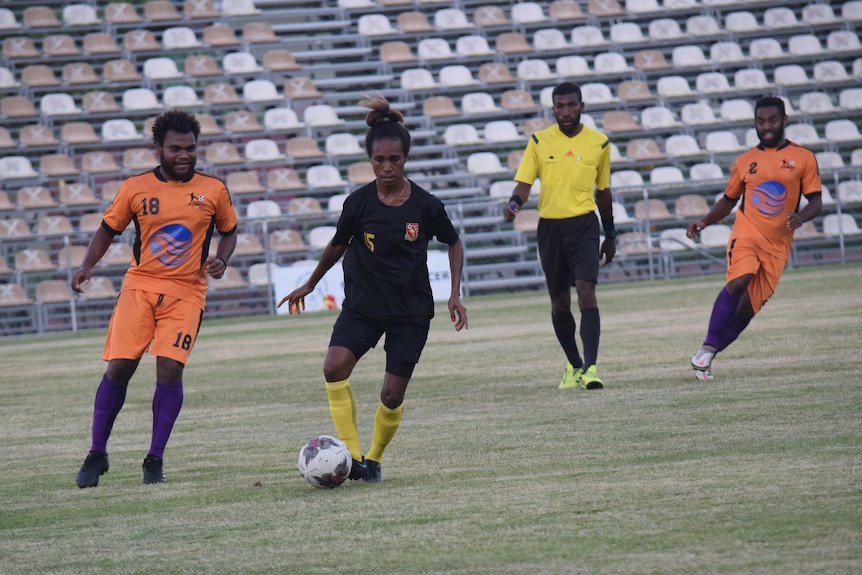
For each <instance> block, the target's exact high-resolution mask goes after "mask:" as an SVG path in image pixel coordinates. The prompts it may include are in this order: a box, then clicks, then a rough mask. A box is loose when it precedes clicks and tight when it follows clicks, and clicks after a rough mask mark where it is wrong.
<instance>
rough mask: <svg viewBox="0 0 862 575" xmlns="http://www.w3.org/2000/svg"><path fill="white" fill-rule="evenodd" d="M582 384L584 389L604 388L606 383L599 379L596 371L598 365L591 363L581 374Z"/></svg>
mask: <svg viewBox="0 0 862 575" xmlns="http://www.w3.org/2000/svg"><path fill="white" fill-rule="evenodd" d="M581 385H582V386H583V387H584V389H602V388H603V387H604V386H605V384H604V382H602V380H601V379H599V374H598V372H597V371H596V366H594V365H591V366H590V367H588V368H587V371H585V372H584V375H583V376H581Z"/></svg>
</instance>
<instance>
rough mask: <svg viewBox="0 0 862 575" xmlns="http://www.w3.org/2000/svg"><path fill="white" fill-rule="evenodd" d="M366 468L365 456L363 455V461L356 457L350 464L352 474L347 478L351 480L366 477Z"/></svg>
mask: <svg viewBox="0 0 862 575" xmlns="http://www.w3.org/2000/svg"><path fill="white" fill-rule="evenodd" d="M365 470H366V467H365V458H364V457H363V458H362V461H358V460H356V459H354V460H353V463H351V464H350V475H348V476H347V478H348V479H350V480H351V481H358V480H359V479H365Z"/></svg>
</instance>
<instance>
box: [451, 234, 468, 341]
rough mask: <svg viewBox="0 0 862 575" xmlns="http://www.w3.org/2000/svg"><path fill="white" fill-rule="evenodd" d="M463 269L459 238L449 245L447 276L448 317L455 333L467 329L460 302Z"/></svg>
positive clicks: (463, 310) (462, 254)
mask: <svg viewBox="0 0 862 575" xmlns="http://www.w3.org/2000/svg"><path fill="white" fill-rule="evenodd" d="M463 269H464V244H463V243H462V242H461V239H460V238H459V239H458V241H456V242H455V243H454V244H449V276H450V277H451V278H452V291H451V293H450V295H449V317H450V318H451V319H452V321H453V322H454V323H455V331H461V330H462V329H466V328H467V327H469V326H468V325H467V308H466V307H465V306H464V303H463V302H462V301H461V273H462V271H463Z"/></svg>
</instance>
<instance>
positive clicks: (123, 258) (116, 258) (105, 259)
mask: <svg viewBox="0 0 862 575" xmlns="http://www.w3.org/2000/svg"><path fill="white" fill-rule="evenodd" d="M131 261H132V246H130V245H129V244H126V243H121V242H114V243H112V244H111V245H110V246H108V250H107V251H106V252H105V255H104V256H102V260H101V261H100V265H101V266H127V265H129V264H130V263H131Z"/></svg>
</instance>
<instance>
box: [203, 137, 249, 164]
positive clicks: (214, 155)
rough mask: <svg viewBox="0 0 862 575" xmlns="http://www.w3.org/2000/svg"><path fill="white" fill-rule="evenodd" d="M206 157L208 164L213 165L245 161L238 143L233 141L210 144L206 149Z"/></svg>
mask: <svg viewBox="0 0 862 575" xmlns="http://www.w3.org/2000/svg"><path fill="white" fill-rule="evenodd" d="M204 158H205V160H204V161H205V162H206V163H207V164H210V165H213V166H221V165H228V164H242V163H244V160H243V159H242V156H240V154H239V150H238V149H237V147H236V145H235V144H233V143H231V142H213V143H212V144H209V145H208V146H207V147H206V148H205V150H204Z"/></svg>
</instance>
